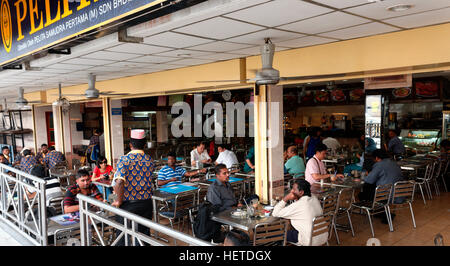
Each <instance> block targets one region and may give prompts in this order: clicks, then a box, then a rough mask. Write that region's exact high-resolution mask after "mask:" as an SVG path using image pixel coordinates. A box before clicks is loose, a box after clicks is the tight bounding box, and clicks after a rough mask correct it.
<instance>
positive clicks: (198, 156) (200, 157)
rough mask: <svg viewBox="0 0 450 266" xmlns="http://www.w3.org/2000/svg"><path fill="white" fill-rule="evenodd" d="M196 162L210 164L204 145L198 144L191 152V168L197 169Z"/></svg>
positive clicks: (202, 143)
mask: <svg viewBox="0 0 450 266" xmlns="http://www.w3.org/2000/svg"><path fill="white" fill-rule="evenodd" d="M197 161H199V162H201V163H211V161H212V160H211V157H209V155H208V153H207V152H206V150H205V143H204V142H200V143H199V144H198V145H197V147H196V148H195V149H193V150H192V151H191V166H195V167H198V165H197V163H196V162H197Z"/></svg>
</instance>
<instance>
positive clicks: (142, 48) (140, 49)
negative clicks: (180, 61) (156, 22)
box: [106, 43, 172, 55]
mask: <svg viewBox="0 0 450 266" xmlns="http://www.w3.org/2000/svg"><path fill="white" fill-rule="evenodd" d="M170 50H172V48H165V47H160V46H154V45H148V44H140V43H124V44H121V45H117V46H115V47H111V48H108V49H106V51H111V52H122V53H133V54H140V55H149V54H155V53H161V52H166V51H170Z"/></svg>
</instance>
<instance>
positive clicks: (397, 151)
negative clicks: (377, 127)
mask: <svg viewBox="0 0 450 266" xmlns="http://www.w3.org/2000/svg"><path fill="white" fill-rule="evenodd" d="M389 138H390V139H391V140H389V143H388V151H389V152H391V153H392V154H393V155H402V154H404V153H405V151H406V150H405V146H404V145H403V143H402V141H401V140H400V139H399V138H398V137H397V133H396V132H395V131H394V130H389Z"/></svg>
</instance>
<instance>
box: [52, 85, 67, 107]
mask: <svg viewBox="0 0 450 266" xmlns="http://www.w3.org/2000/svg"><path fill="white" fill-rule="evenodd" d="M52 105H53V106H61V107H63V108H68V107H69V106H70V102H69V100H67V99H66V98H64V97H63V96H62V93H61V83H59V84H58V100H56V101H54V102H53V103H52Z"/></svg>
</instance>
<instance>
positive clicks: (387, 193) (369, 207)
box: [352, 184, 394, 237]
mask: <svg viewBox="0 0 450 266" xmlns="http://www.w3.org/2000/svg"><path fill="white" fill-rule="evenodd" d="M391 190H392V184H385V185H380V186H377V188H376V189H375V195H374V198H373V201H372V202H370V201H361V202H356V203H353V204H352V207H354V208H358V209H362V210H365V211H366V212H367V217H368V218H369V223H370V230H371V231H372V237H375V233H374V231H373V225H372V218H371V216H373V215H374V214H378V213H383V209H384V212H385V213H386V217H387V220H388V224H389V230H390V231H391V232H392V231H393V230H394V229H393V228H392V219H391V213H390V209H389V202H391Z"/></svg>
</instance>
